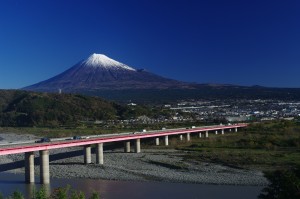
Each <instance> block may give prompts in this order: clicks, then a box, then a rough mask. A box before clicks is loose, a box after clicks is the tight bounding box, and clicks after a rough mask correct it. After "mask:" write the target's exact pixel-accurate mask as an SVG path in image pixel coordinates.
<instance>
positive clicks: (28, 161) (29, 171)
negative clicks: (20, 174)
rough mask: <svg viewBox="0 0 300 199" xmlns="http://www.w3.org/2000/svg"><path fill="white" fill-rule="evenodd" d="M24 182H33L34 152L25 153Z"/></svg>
mask: <svg viewBox="0 0 300 199" xmlns="http://www.w3.org/2000/svg"><path fill="white" fill-rule="evenodd" d="M25 182H26V183H34V153H33V152H26V153H25Z"/></svg>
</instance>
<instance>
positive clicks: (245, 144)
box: [171, 121, 300, 171]
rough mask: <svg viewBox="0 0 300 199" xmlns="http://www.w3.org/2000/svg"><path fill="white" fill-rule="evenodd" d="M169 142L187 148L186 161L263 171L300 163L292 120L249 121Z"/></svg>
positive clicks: (299, 131)
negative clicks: (219, 132) (222, 132)
mask: <svg viewBox="0 0 300 199" xmlns="http://www.w3.org/2000/svg"><path fill="white" fill-rule="evenodd" d="M171 143H172V145H173V146H176V147H175V148H176V149H179V150H184V151H187V152H188V154H187V155H185V159H186V161H189V160H196V161H199V162H203V161H204V162H214V163H221V164H224V165H229V166H232V167H239V168H246V169H250V168H255V169H259V170H263V171H274V170H277V169H287V168H297V167H300V125H299V124H298V123H295V122H288V121H277V122H272V123H264V124H251V125H250V126H249V127H247V128H246V129H245V130H242V131H239V132H238V133H233V132H231V133H229V132H228V133H226V134H225V135H213V134H210V135H209V138H200V139H199V138H196V137H194V138H192V141H191V142H188V143H187V142H178V139H176V140H171Z"/></svg>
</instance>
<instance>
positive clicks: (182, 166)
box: [0, 133, 268, 186]
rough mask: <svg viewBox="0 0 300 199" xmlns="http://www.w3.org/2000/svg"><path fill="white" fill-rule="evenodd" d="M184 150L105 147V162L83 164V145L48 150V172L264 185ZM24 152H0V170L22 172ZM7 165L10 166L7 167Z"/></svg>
mask: <svg viewBox="0 0 300 199" xmlns="http://www.w3.org/2000/svg"><path fill="white" fill-rule="evenodd" d="M0 137H1V138H2V139H3V140H1V142H10V141H15V140H16V139H17V140H31V139H35V137H34V136H32V135H14V134H5V133H2V134H0ZM184 154H185V152H182V151H177V150H173V149H143V148H142V152H141V153H133V152H132V153H124V152H123V149H115V150H105V151H104V165H97V164H94V163H95V162H96V156H95V154H94V153H93V154H92V164H89V165H85V164H84V159H83V147H73V148H63V149H55V150H50V175H51V177H56V178H93V179H107V180H124V181H164V182H182V183H201V184H223V185H257V186H262V185H267V184H268V181H267V179H266V178H265V177H264V176H263V173H262V172H260V171H256V170H244V169H237V168H232V167H228V166H224V165H219V164H212V163H205V162H202V163H199V162H198V163H197V162H194V161H189V160H184V159H183V156H184ZM35 157H36V159H35V174H36V175H39V160H38V157H39V153H38V152H35ZM23 166H24V154H14V155H5V156H0V172H3V171H7V172H14V173H24V167H23ZM8 167H9V168H8Z"/></svg>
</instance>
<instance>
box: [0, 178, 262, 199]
mask: <svg viewBox="0 0 300 199" xmlns="http://www.w3.org/2000/svg"><path fill="white" fill-rule="evenodd" d="M36 181H37V182H38V181H39V180H38V178H37V179H36ZM66 185H70V186H71V188H72V189H75V190H81V191H84V192H85V193H87V194H90V193H92V192H93V190H96V191H97V192H99V193H100V196H101V199H120V198H124V199H126V198H130V199H140V198H143V199H153V198H155V199H159V198H172V199H177V198H178V199H182V198H186V199H224V198H230V199H241V198H243V199H255V198H257V196H258V195H259V193H260V191H261V189H262V188H263V187H261V186H233V185H203V184H183V183H166V182H132V181H112V180H111V181H110V180H93V179H60V178H59V179H58V178H52V179H51V185H49V186H48V187H47V189H54V188H57V187H65V186H66ZM40 186H41V185H39V184H36V185H28V184H25V183H24V175H22V174H11V173H0V191H1V193H2V194H3V195H4V196H5V197H7V196H8V195H10V194H11V193H12V192H13V191H15V190H19V191H21V192H22V193H23V194H24V195H25V196H26V198H30V194H31V193H32V190H33V189H34V188H39V187H40Z"/></svg>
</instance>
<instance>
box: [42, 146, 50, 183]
mask: <svg viewBox="0 0 300 199" xmlns="http://www.w3.org/2000/svg"><path fill="white" fill-rule="evenodd" d="M40 183H41V184H49V183H50V172H49V151H48V150H44V151H40Z"/></svg>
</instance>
